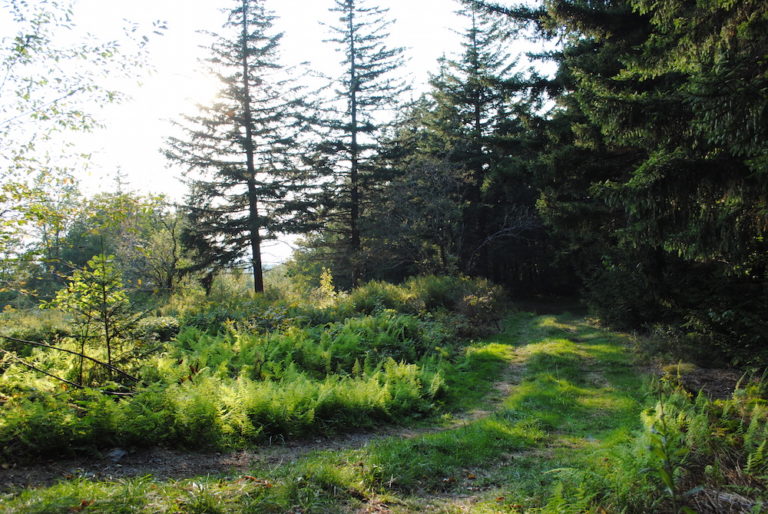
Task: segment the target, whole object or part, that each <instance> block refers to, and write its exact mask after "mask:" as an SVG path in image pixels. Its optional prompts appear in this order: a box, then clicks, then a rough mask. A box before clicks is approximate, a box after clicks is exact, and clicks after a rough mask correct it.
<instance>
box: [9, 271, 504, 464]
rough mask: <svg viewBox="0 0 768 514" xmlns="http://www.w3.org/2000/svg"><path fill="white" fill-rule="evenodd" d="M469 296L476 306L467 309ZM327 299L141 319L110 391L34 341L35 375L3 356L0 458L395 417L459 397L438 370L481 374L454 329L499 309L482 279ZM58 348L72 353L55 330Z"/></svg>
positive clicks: (366, 290) (259, 437) (87, 368)
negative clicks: (132, 380) (124, 375)
mask: <svg viewBox="0 0 768 514" xmlns="http://www.w3.org/2000/svg"><path fill="white" fill-rule="evenodd" d="M382 290H386V291H387V294H388V295H390V296H393V297H397V298H398V301H396V302H390V301H389V300H387V299H386V298H387V296H386V295H383V294H382V293H381V291H382ZM451 295H458V298H455V299H451V298H450V297H451ZM475 297H484V298H486V299H487V302H486V303H487V305H485V307H482V308H481V307H477V308H476V310H477V312H475V311H471V309H470V310H467V309H468V307H467V305H469V303H472V302H475V300H474V299H473V298H475ZM333 299H334V301H333V302H331V303H328V302H324V303H323V305H312V304H292V303H290V302H287V301H285V300H274V299H270V298H267V297H256V298H250V297H243V298H239V299H238V298H237V297H235V298H232V299H230V300H229V301H228V302H225V303H221V304H217V305H204V306H202V308H200V309H197V310H195V309H187V310H185V311H184V312H180V313H178V314H179V318H175V317H169V316H165V317H152V318H146V319H145V320H142V322H140V323H139V324H138V326H137V328H136V329H135V330H134V335H135V340H133V341H132V342H131V344H130V351H129V349H127V348H126V349H125V351H124V353H123V354H122V355H120V356H118V357H116V358H115V362H117V363H119V364H120V366H121V368H122V369H123V370H125V371H127V372H128V373H130V375H132V376H135V377H137V378H138V379H139V380H140V384H139V385H138V387H134V388H133V391H128V393H122V394H123V396H120V397H114V396H105V395H104V394H102V392H101V391H107V392H109V391H110V390H111V391H126V387H128V386H129V385H130V384H128V385H126V383H115V382H112V381H109V380H107V377H106V376H104V370H103V367H100V366H99V365H97V364H93V363H91V362H86V363H85V364H83V361H82V359H79V358H78V357H77V356H76V355H73V354H68V353H64V352H58V351H53V350H51V349H48V348H34V349H32V350H30V351H29V352H27V353H28V354H27V360H26V362H28V363H29V364H31V365H32V366H34V368H35V370H32V369H30V368H29V366H27V365H23V364H22V363H20V362H17V361H16V360H14V359H10V358H9V359H7V360H6V361H5V362H4V363H3V370H2V371H3V372H2V375H1V376H0V404H1V407H0V445H1V447H2V450H0V456H1V458H2V459H4V460H5V461H6V462H10V461H12V460H17V459H19V458H33V457H34V456H36V455H41V454H45V455H49V456H50V455H54V454H63V455H72V454H79V453H81V452H83V451H91V452H95V451H97V450H98V449H99V448H109V447H113V446H152V445H157V444H163V445H167V446H179V447H185V448H195V449H203V448H233V447H244V446H247V445H250V444H255V443H258V442H260V441H263V440H267V439H272V438H274V437H278V438H282V439H285V438H291V437H293V438H295V437H306V436H309V435H312V434H331V433H338V432H342V431H348V430H353V429H360V428H373V427H376V426H378V425H380V424H382V423H402V422H404V421H406V420H413V419H417V418H423V417H424V416H428V415H431V414H434V413H437V412H438V408H439V407H441V406H448V407H450V406H451V405H453V406H454V407H456V406H457V405H458V404H459V403H460V402H462V401H464V400H465V398H464V397H463V395H461V394H460V393H459V391H458V389H459V388H460V387H462V386H465V385H467V384H466V381H463V380H462V379H461V378H455V379H452V380H450V381H446V378H445V377H446V374H451V375H453V376H456V377H460V376H461V374H462V372H463V371H465V370H472V369H474V366H475V365H476V364H477V365H478V366H480V367H482V368H484V369H485V370H488V369H489V368H488V366H489V365H490V364H488V363H487V362H486V363H485V364H483V359H482V358H480V355H479V354H475V353H473V352H471V351H469V352H467V351H466V350H465V346H466V340H465V339H464V336H465V335H466V333H467V332H468V331H467V330H463V329H461V327H466V326H477V328H476V332H478V333H479V332H482V331H485V330H487V328H485V327H484V326H483V327H481V326H480V325H484V324H485V323H486V321H487V320H488V319H491V318H492V317H494V316H496V317H498V316H499V312H498V311H497V309H499V308H500V306H501V301H500V291H499V290H498V289H496V288H494V287H493V286H491V285H490V284H488V283H486V282H482V281H472V280H469V279H464V278H455V279H454V278H441V277H424V278H420V279H412V280H411V281H409V282H408V283H406V284H405V285H403V286H389V285H388V286H386V287H385V286H384V285H383V284H380V283H372V284H368V285H367V286H363V287H362V288H361V289H359V290H357V291H355V292H353V293H352V294H350V295H341V294H338V295H336V294H334V297H333ZM401 300H402V302H401ZM475 303H476V302H475ZM171 304H173V302H171ZM391 307H396V308H394V309H393V308H391ZM482 309H486V310H485V311H482ZM480 311H482V313H481V312H480ZM165 314H168V313H167V312H166V313H165ZM177 319H181V325H182V326H181V327H179V322H178V321H177ZM56 343H57V345H58V347H59V348H63V349H69V350H72V351H75V350H77V349H78V343H77V341H75V340H74V339H68V338H67V337H65V336H62V337H61V338H60V339H57V341H56ZM91 346H92V348H91V349H90V350H89V352H90V353H89V356H90V357H93V358H96V359H104V355H102V354H103V353H104V352H103V348H98V347H97V346H96V345H91ZM83 368H84V369H83ZM454 369H456V370H458V371H457V372H456V373H453V370H454ZM36 370H39V371H36ZM42 371H44V372H45V373H47V374H48V375H54V376H58V377H61V378H62V379H64V380H68V381H69V382H70V384H73V385H77V384H84V385H90V386H91V387H86V388H83V389H78V388H75V387H72V385H70V384H67V383H61V382H58V381H56V380H53V379H52V378H51V377H50V376H48V375H46V374H43V373H41V372H42ZM470 375H472V374H471V373H470ZM473 376H476V374H475V375H473ZM97 385H98V386H97ZM452 388H453V390H451V389H452ZM470 396H471V395H470ZM475 397H476V396H475Z"/></svg>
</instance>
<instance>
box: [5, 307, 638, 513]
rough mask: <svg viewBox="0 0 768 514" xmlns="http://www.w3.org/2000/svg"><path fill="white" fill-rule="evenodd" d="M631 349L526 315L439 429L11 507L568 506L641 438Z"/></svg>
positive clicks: (500, 339)
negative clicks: (607, 461) (598, 463)
mask: <svg viewBox="0 0 768 514" xmlns="http://www.w3.org/2000/svg"><path fill="white" fill-rule="evenodd" d="M624 343H625V341H624V340H623V339H622V337H621V336H619V335H616V334H612V333H609V332H606V331H603V330H600V329H597V328H594V327H592V326H590V325H589V324H588V323H586V322H585V321H584V320H583V319H581V318H578V317H573V316H569V315H562V316H536V315H533V314H527V313H520V314H516V315H514V316H512V317H510V318H509V319H508V321H507V323H506V326H505V331H504V332H503V333H502V334H499V335H497V336H494V337H492V338H489V339H488V340H486V341H484V342H481V343H478V344H476V345H473V346H472V347H471V348H470V349H469V350H468V351H470V352H471V353H472V357H473V358H472V359H469V360H468V364H467V366H466V367H465V368H464V369H457V370H456V373H455V374H454V376H451V377H447V378H448V383H449V385H451V386H452V387H451V391H453V392H452V393H451V394H452V395H453V396H452V397H450V398H448V399H447V402H448V403H449V404H450V405H457V406H459V407H460V410H459V411H457V412H454V413H453V414H452V415H445V416H443V418H441V419H440V420H438V421H437V422H436V423H432V424H431V425H429V426H415V427H409V428H406V429H402V428H397V429H390V430H387V431H385V432H382V433H374V434H363V435H356V436H348V437H342V438H339V439H338V440H336V441H326V442H322V441H321V442H319V443H314V444H313V443H310V444H305V445H302V446H294V447H292V448H291V447H289V448H282V449H280V448H277V449H271V450H266V451H262V450H254V452H253V455H254V457H255V458H254V459H251V460H248V461H246V462H247V467H248V469H244V468H243V467H238V466H229V467H228V469H216V468H213V469H206V470H201V473H203V474H205V473H208V475H207V476H204V477H195V478H184V479H168V480H157V479H153V478H152V477H149V476H147V477H144V478H119V479H116V480H113V481H92V480H87V479H73V480H66V481H62V482H61V483H59V484H57V485H54V486H52V487H44V488H39V489H28V490H25V491H23V492H18V493H9V494H6V495H5V496H4V497H1V498H2V500H0V501H2V503H0V510H2V511H4V512H62V511H63V512H66V511H68V510H69V511H78V510H79V511H84V512H242V511H246V512H247V511H250V512H418V511H427V512H530V511H539V510H540V509H541V508H542V507H544V506H545V505H546V504H547V502H548V501H549V502H550V503H551V504H552V505H554V503H556V501H554V503H552V502H553V500H552V498H553V490H555V495H554V498H555V500H556V496H557V494H556V487H555V484H556V482H557V481H558V479H559V478H560V476H561V475H562V474H563V473H567V471H558V470H562V469H563V468H572V467H576V468H578V467H581V466H582V465H584V463H585V462H586V461H587V460H591V461H592V462H594V461H595V459H599V453H600V451H602V449H604V448H607V447H610V446H611V445H613V444H615V443H616V442H618V441H621V440H623V439H624V438H625V437H626V436H627V434H628V433H629V432H630V431H631V430H633V429H635V428H636V427H637V425H638V423H639V421H638V420H639V412H640V410H641V407H642V405H643V403H644V401H645V400H644V397H643V394H644V392H643V391H644V388H643V386H642V378H641V377H640V375H639V374H638V373H637V372H636V371H635V369H634V368H633V367H632V363H631V359H630V356H629V353H628V352H627V350H626V348H625V345H624ZM270 452H272V453H270ZM280 452H282V453H280ZM259 454H261V455H259ZM270 455H271V457H269V456H270ZM223 467H225V466H223ZM553 508H556V507H553Z"/></svg>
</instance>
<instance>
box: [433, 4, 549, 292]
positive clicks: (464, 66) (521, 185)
mask: <svg viewBox="0 0 768 514" xmlns="http://www.w3.org/2000/svg"><path fill="white" fill-rule="evenodd" d="M463 3H464V2H463ZM464 4H465V5H464V7H463V8H462V9H461V10H460V11H459V14H460V15H461V16H462V17H463V18H464V19H465V20H466V24H467V27H466V29H465V30H464V32H463V38H462V52H461V54H460V55H459V56H457V57H456V58H452V59H449V58H444V59H442V60H441V68H440V70H439V72H438V73H437V74H436V75H434V76H433V77H432V79H431V85H432V91H431V92H430V96H431V99H432V104H433V105H432V109H431V112H430V113H429V114H428V115H427V116H425V117H424V124H425V129H426V131H427V132H428V133H429V134H430V135H431V136H430V139H431V145H430V146H431V148H429V150H428V151H429V152H430V153H431V154H432V155H433V156H434V157H438V158H440V159H442V160H445V161H447V162H449V163H451V164H452V165H453V166H458V167H461V168H463V169H464V170H465V171H466V180H465V182H464V185H463V187H462V194H461V202H462V207H461V211H462V222H461V229H460V232H459V233H460V240H459V242H458V245H457V247H458V261H459V266H460V268H461V270H462V271H463V272H465V273H471V274H479V275H485V276H489V277H492V278H494V279H496V280H502V281H504V280H507V279H509V278H511V276H512V275H516V276H517V277H518V278H519V277H521V276H522V275H526V274H527V273H528V272H527V271H524V268H525V267H526V266H527V264H526V263H527V262H529V261H531V260H532V259H534V258H535V257H534V255H533V254H531V252H530V251H529V250H531V248H532V246H531V245H525V244H520V242H521V241H523V240H524V239H525V240H527V241H528V242H533V241H537V240H538V235H535V232H537V229H538V226H539V223H538V219H537V218H536V216H535V215H534V214H533V211H534V209H533V207H534V202H535V193H534V190H533V189H532V188H531V185H530V180H529V178H528V177H527V176H526V173H527V170H526V169H525V168H524V167H522V166H520V165H519V161H520V160H521V157H522V154H524V153H525V152H527V148H526V145H527V139H528V137H529V135H528V129H527V128H526V127H525V126H524V124H523V123H522V121H521V119H520V117H519V116H518V111H520V110H521V104H522V103H523V99H522V98H519V97H517V96H516V95H515V91H514V89H513V88H511V87H510V83H511V82H513V81H514V80H515V79H516V77H517V73H515V71H514V68H515V65H516V59H514V58H513V56H512V55H510V53H509V51H508V46H507V43H506V41H507V39H509V38H510V36H511V35H512V33H513V32H514V30H513V28H512V27H511V26H509V24H506V23H504V20H503V19H499V18H498V17H495V16H492V15H489V14H488V13H487V12H485V11H483V10H481V9H479V8H478V7H477V6H473V5H471V4H466V3H464ZM523 236H525V237H523ZM513 270H514V271H513ZM514 280H517V278H516V279H514Z"/></svg>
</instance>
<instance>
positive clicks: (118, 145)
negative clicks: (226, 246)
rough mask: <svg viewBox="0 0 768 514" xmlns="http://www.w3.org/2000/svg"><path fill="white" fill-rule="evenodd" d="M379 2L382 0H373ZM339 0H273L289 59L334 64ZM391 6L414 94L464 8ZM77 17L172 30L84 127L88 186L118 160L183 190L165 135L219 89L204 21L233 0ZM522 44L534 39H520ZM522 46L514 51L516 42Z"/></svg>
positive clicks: (153, 2)
mask: <svg viewBox="0 0 768 514" xmlns="http://www.w3.org/2000/svg"><path fill="white" fill-rule="evenodd" d="M371 1H372V3H374V2H375V1H376V0H371ZM334 3H335V2H334V1H333V0H267V6H268V8H270V9H271V10H273V11H275V14H276V15H277V16H278V19H277V20H276V22H275V28H276V29H277V30H280V31H283V32H284V33H285V36H284V39H283V42H282V47H281V53H282V55H283V60H284V64H286V65H294V64H298V63H300V62H303V61H309V62H310V63H311V68H312V69H314V70H318V71H323V72H325V73H326V74H334V67H336V66H337V65H338V61H339V58H340V54H338V52H336V51H335V45H333V44H332V43H325V42H323V40H324V39H326V38H328V37H329V36H330V34H329V30H328V28H327V27H323V26H321V24H320V22H324V23H328V24H333V23H334V22H335V21H336V18H337V17H338V15H337V14H336V13H330V12H329V11H328V9H329V8H330V7H332V6H333V5H334ZM378 3H379V5H381V6H384V7H389V9H390V13H389V14H390V18H391V19H394V20H395V24H394V25H393V26H392V27H391V29H390V33H391V39H390V41H391V43H390V44H391V45H392V46H403V47H405V48H406V54H405V55H406V57H407V59H408V63H407V73H408V74H409V75H410V78H411V80H412V81H413V84H414V94H418V93H419V92H420V91H422V90H423V89H424V87H425V85H426V82H427V79H428V73H429V72H434V71H436V69H437V59H438V58H439V57H440V56H441V55H444V54H448V55H451V54H454V53H456V52H457V51H458V50H459V48H460V47H459V41H460V37H459V36H458V35H457V34H456V32H455V31H462V30H463V29H464V28H465V27H464V26H463V25H464V23H465V20H463V19H462V18H460V17H458V16H456V14H455V10H456V9H458V8H459V3H458V2H457V1H455V0H379V2H378ZM75 5H76V10H75V16H74V21H75V23H76V25H77V26H78V28H79V29H82V30H83V31H87V32H90V33H93V34H95V35H96V36H98V37H100V38H109V39H113V38H119V37H120V35H121V34H122V27H123V26H124V24H125V22H124V21H123V20H130V21H131V22H136V23H138V24H140V25H141V26H143V27H151V24H152V22H153V21H155V20H163V21H165V22H166V24H167V27H168V28H167V30H166V32H165V34H164V35H163V36H161V37H156V38H154V39H153V40H152V41H151V42H150V46H149V64H150V66H151V68H153V69H154V70H155V71H154V72H152V73H149V72H146V73H142V74H141V75H142V76H137V82H138V81H140V82H141V85H139V84H138V83H123V82H121V83H119V85H118V86H117V88H118V89H119V90H121V91H123V92H124V93H127V94H128V95H130V96H131V97H132V99H131V100H129V101H126V102H124V103H122V104H120V105H110V106H108V107H107V108H106V109H104V110H103V112H100V113H98V115H99V117H100V118H101V120H103V122H104V124H105V128H104V129H101V130H98V131H97V132H95V133H93V134H87V135H85V136H80V135H78V147H79V149H80V150H82V151H83V152H86V153H90V154H92V159H91V163H90V165H89V168H88V170H85V171H84V172H83V173H82V176H80V177H79V178H80V179H81V185H82V189H83V190H84V192H85V193H86V194H91V193H95V192H98V191H112V190H114V188H115V179H114V177H115V175H116V172H117V171H118V170H120V172H121V174H122V175H124V176H125V177H126V179H127V182H128V189H130V190H135V191H138V192H142V193H156V194H165V195H167V196H169V197H170V198H171V199H174V200H180V199H181V198H182V197H183V195H184V192H185V187H184V185H183V184H182V183H181V181H180V180H179V178H180V177H181V170H179V169H173V168H169V167H168V163H167V162H166V160H165V158H164V157H163V156H162V154H161V153H160V148H161V147H162V146H163V141H164V138H166V137H167V136H168V135H169V134H171V133H173V128H172V126H171V120H173V119H175V118H178V117H179V115H180V114H184V113H188V114H191V113H194V111H195V105H196V104H198V103H205V102H206V101H208V100H210V99H212V98H213V97H214V95H215V93H216V91H217V88H218V84H217V83H216V82H215V80H212V79H211V78H210V77H208V76H206V75H205V74H204V73H203V72H202V70H201V68H202V67H201V66H199V64H198V59H200V58H204V57H205V56H206V51H205V49H204V48H201V46H203V47H204V46H205V45H206V44H208V43H209V41H210V40H209V38H208V37H207V36H205V35H203V34H199V33H198V31H200V30H209V31H217V30H219V28H220V27H221V24H222V21H223V19H224V15H223V14H222V13H221V12H220V8H222V7H228V6H229V5H231V2H230V1H229V0H218V1H213V0H130V1H125V0H77V2H76V4H75ZM520 44H521V47H520V51H521V52H522V51H524V50H526V49H529V48H530V47H529V46H528V44H527V43H525V42H521V43H520ZM513 53H514V52H513ZM267 253H268V254H269V255H265V257H266V259H265V260H266V261H267V262H270V261H271V262H276V261H280V260H283V259H284V258H285V257H286V255H287V254H288V253H289V252H288V248H287V247H285V246H283V247H282V248H281V247H279V246H278V247H276V248H274V249H273V250H272V252H269V251H268V252H267Z"/></svg>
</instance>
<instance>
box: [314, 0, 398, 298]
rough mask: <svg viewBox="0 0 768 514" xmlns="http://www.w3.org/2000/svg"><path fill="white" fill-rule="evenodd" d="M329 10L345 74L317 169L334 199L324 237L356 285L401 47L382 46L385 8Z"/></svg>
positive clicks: (344, 4)
mask: <svg viewBox="0 0 768 514" xmlns="http://www.w3.org/2000/svg"><path fill="white" fill-rule="evenodd" d="M331 12H334V13H338V14H339V15H340V16H339V19H338V24H337V25H335V26H332V27H331V30H332V32H333V37H332V38H331V39H330V40H329V41H330V42H332V43H335V44H336V45H337V48H338V50H339V51H340V52H341V54H342V55H343V58H342V61H341V64H342V66H343V69H344V72H343V75H342V76H341V77H340V78H339V79H338V80H337V81H336V86H335V94H336V99H335V100H334V102H333V105H332V106H330V108H329V109H328V110H327V111H326V112H327V113H328V114H329V115H328V116H326V117H325V121H323V122H322V125H323V126H324V128H325V130H326V134H327V136H326V138H325V139H324V141H323V142H322V144H320V145H319V148H318V150H319V152H318V153H319V155H320V156H321V160H320V161H319V162H320V164H319V166H318V167H319V170H320V173H321V174H323V175H325V177H326V179H325V191H324V196H325V198H332V199H333V200H332V202H331V203H330V205H329V206H328V207H329V208H328V209H327V211H326V215H325V217H324V226H325V230H326V234H327V235H326V236H325V240H326V241H331V240H335V241H336V243H337V244H340V246H341V247H342V248H341V251H340V254H341V257H342V259H340V261H341V264H342V267H344V268H347V269H348V270H349V285H355V284H357V283H358V282H359V281H360V279H361V278H362V277H363V274H364V269H363V268H364V263H363V262H362V260H363V257H362V255H361V248H362V245H363V239H364V237H363V236H364V235H363V234H362V229H361V218H362V215H363V211H364V209H365V207H366V192H367V191H369V190H370V189H371V188H372V187H374V186H375V184H376V183H377V182H378V181H381V180H382V178H381V175H380V174H378V173H377V172H378V171H380V170H377V169H376V166H375V164H374V160H373V157H374V155H375V150H376V148H377V137H378V136H379V134H380V132H381V130H382V128H383V126H385V124H386V120H387V118H390V117H391V116H389V114H390V113H388V111H391V110H392V109H393V108H394V107H395V106H396V105H397V101H398V98H399V96H400V95H401V93H402V92H404V91H405V90H406V89H407V88H406V85H405V83H404V82H403V81H402V80H401V79H399V78H398V77H397V71H398V70H399V69H400V67H401V65H402V63H403V58H402V54H403V49H402V48H390V47H388V46H387V44H386V40H387V38H388V33H387V28H388V27H389V26H390V25H391V23H392V22H391V21H389V20H387V18H386V14H387V12H388V9H382V8H380V7H377V6H369V5H368V3H367V2H366V1H365V0H336V3H335V6H334V7H333V8H332V9H331ZM329 233H335V234H334V235H330V234H329ZM341 275H342V276H343V275H346V273H341Z"/></svg>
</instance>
